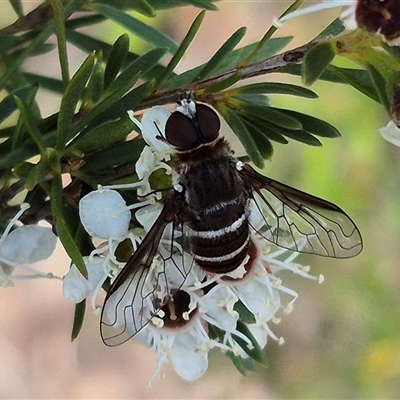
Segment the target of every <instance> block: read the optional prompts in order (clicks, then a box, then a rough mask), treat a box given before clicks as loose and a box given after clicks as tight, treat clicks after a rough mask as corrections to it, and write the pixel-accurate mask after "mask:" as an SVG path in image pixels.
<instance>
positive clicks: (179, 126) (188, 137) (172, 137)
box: [165, 104, 221, 150]
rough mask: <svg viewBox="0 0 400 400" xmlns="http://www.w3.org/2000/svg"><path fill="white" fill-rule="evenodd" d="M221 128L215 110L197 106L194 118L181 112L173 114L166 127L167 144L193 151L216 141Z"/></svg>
mask: <svg viewBox="0 0 400 400" xmlns="http://www.w3.org/2000/svg"><path fill="white" fill-rule="evenodd" d="M220 126H221V123H220V120H219V117H218V115H217V114H216V113H215V111H214V110H212V109H211V108H210V107H207V106H205V105H203V104H197V105H196V114H195V115H194V117H193V118H189V117H188V116H186V115H184V114H182V113H181V112H180V111H175V112H173V113H172V114H171V116H170V117H169V118H168V120H167V124H166V126H165V137H166V139H167V142H168V143H169V144H170V145H171V146H174V147H176V148H177V149H178V150H191V149H195V148H196V147H198V146H199V145H201V144H207V143H211V142H212V141H213V140H215V139H216V138H217V137H218V134H219V129H220Z"/></svg>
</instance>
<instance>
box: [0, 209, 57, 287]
mask: <svg viewBox="0 0 400 400" xmlns="http://www.w3.org/2000/svg"><path fill="white" fill-rule="evenodd" d="M27 208H29V205H28V204H23V205H22V206H21V210H20V211H19V212H18V213H17V214H16V215H15V217H14V218H13V219H12V220H11V221H10V222H9V224H8V225H7V227H6V229H5V231H4V233H3V235H2V236H1V239H0V286H12V285H13V282H12V281H13V280H15V279H33V278H53V277H54V275H53V274H52V273H44V272H41V271H38V270H36V269H35V268H32V267H28V266H27V265H26V264H33V263H35V262H38V261H42V260H46V259H47V258H49V257H50V256H51V255H52V254H53V252H54V249H55V247H56V243H57V237H56V236H55V235H54V233H53V232H52V230H51V228H46V227H43V226H38V225H23V226H20V227H18V228H17V229H15V230H13V231H12V232H10V231H11V229H12V228H13V226H14V225H15V223H16V222H17V221H18V219H19V217H20V216H21V215H22V213H23V212H24V211H25V210H26V209H27ZM15 269H20V270H24V271H27V272H29V274H28V275H16V276H11V275H12V273H13V272H14V270H15Z"/></svg>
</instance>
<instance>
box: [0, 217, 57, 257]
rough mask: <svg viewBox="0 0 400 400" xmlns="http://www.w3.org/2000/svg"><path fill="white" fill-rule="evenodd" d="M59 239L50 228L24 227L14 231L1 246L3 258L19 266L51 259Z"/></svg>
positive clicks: (0, 252)
mask: <svg viewBox="0 0 400 400" xmlns="http://www.w3.org/2000/svg"><path fill="white" fill-rule="evenodd" d="M56 243H57V237H56V235H54V233H53V231H52V230H51V229H50V228H45V227H43V226H38V225H24V226H21V227H19V228H17V229H15V230H14V231H12V232H11V233H10V234H9V235H8V236H7V237H6V238H5V239H4V242H3V243H2V245H1V249H0V254H1V258H4V259H5V260H9V261H13V262H14V263H17V264H33V263H35V262H37V261H41V260H45V259H47V258H49V257H50V256H51V255H52V254H53V251H54V249H55V247H56Z"/></svg>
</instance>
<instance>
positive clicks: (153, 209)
mask: <svg viewBox="0 0 400 400" xmlns="http://www.w3.org/2000/svg"><path fill="white" fill-rule="evenodd" d="M162 209H163V205H162V204H160V203H155V204H149V205H148V206H145V207H142V208H139V209H138V210H137V211H136V212H135V217H136V219H137V220H138V222H139V224H140V225H142V226H143V228H144V230H145V231H146V232H148V231H149V230H150V229H151V227H152V226H153V225H154V222H156V219H157V218H158V216H159V215H160V214H161V210H162Z"/></svg>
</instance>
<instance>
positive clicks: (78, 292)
mask: <svg viewBox="0 0 400 400" xmlns="http://www.w3.org/2000/svg"><path fill="white" fill-rule="evenodd" d="M83 259H84V261H85V265H86V268H87V271H88V279H85V278H84V276H83V275H82V274H81V273H80V272H79V270H78V268H77V267H76V266H75V264H72V266H71V268H70V270H69V271H68V272H67V274H66V275H65V276H64V279H63V288H62V293H63V297H64V298H65V299H66V300H69V301H72V302H74V303H80V302H81V301H82V300H84V299H85V298H86V297H87V296H89V294H91V293H92V292H93V291H94V290H95V288H96V287H97V285H98V284H99V283H100V282H101V281H102V280H103V281H104V279H105V278H106V274H105V273H104V270H103V259H100V258H96V259H94V260H93V261H89V258H88V257H84V258H83Z"/></svg>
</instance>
